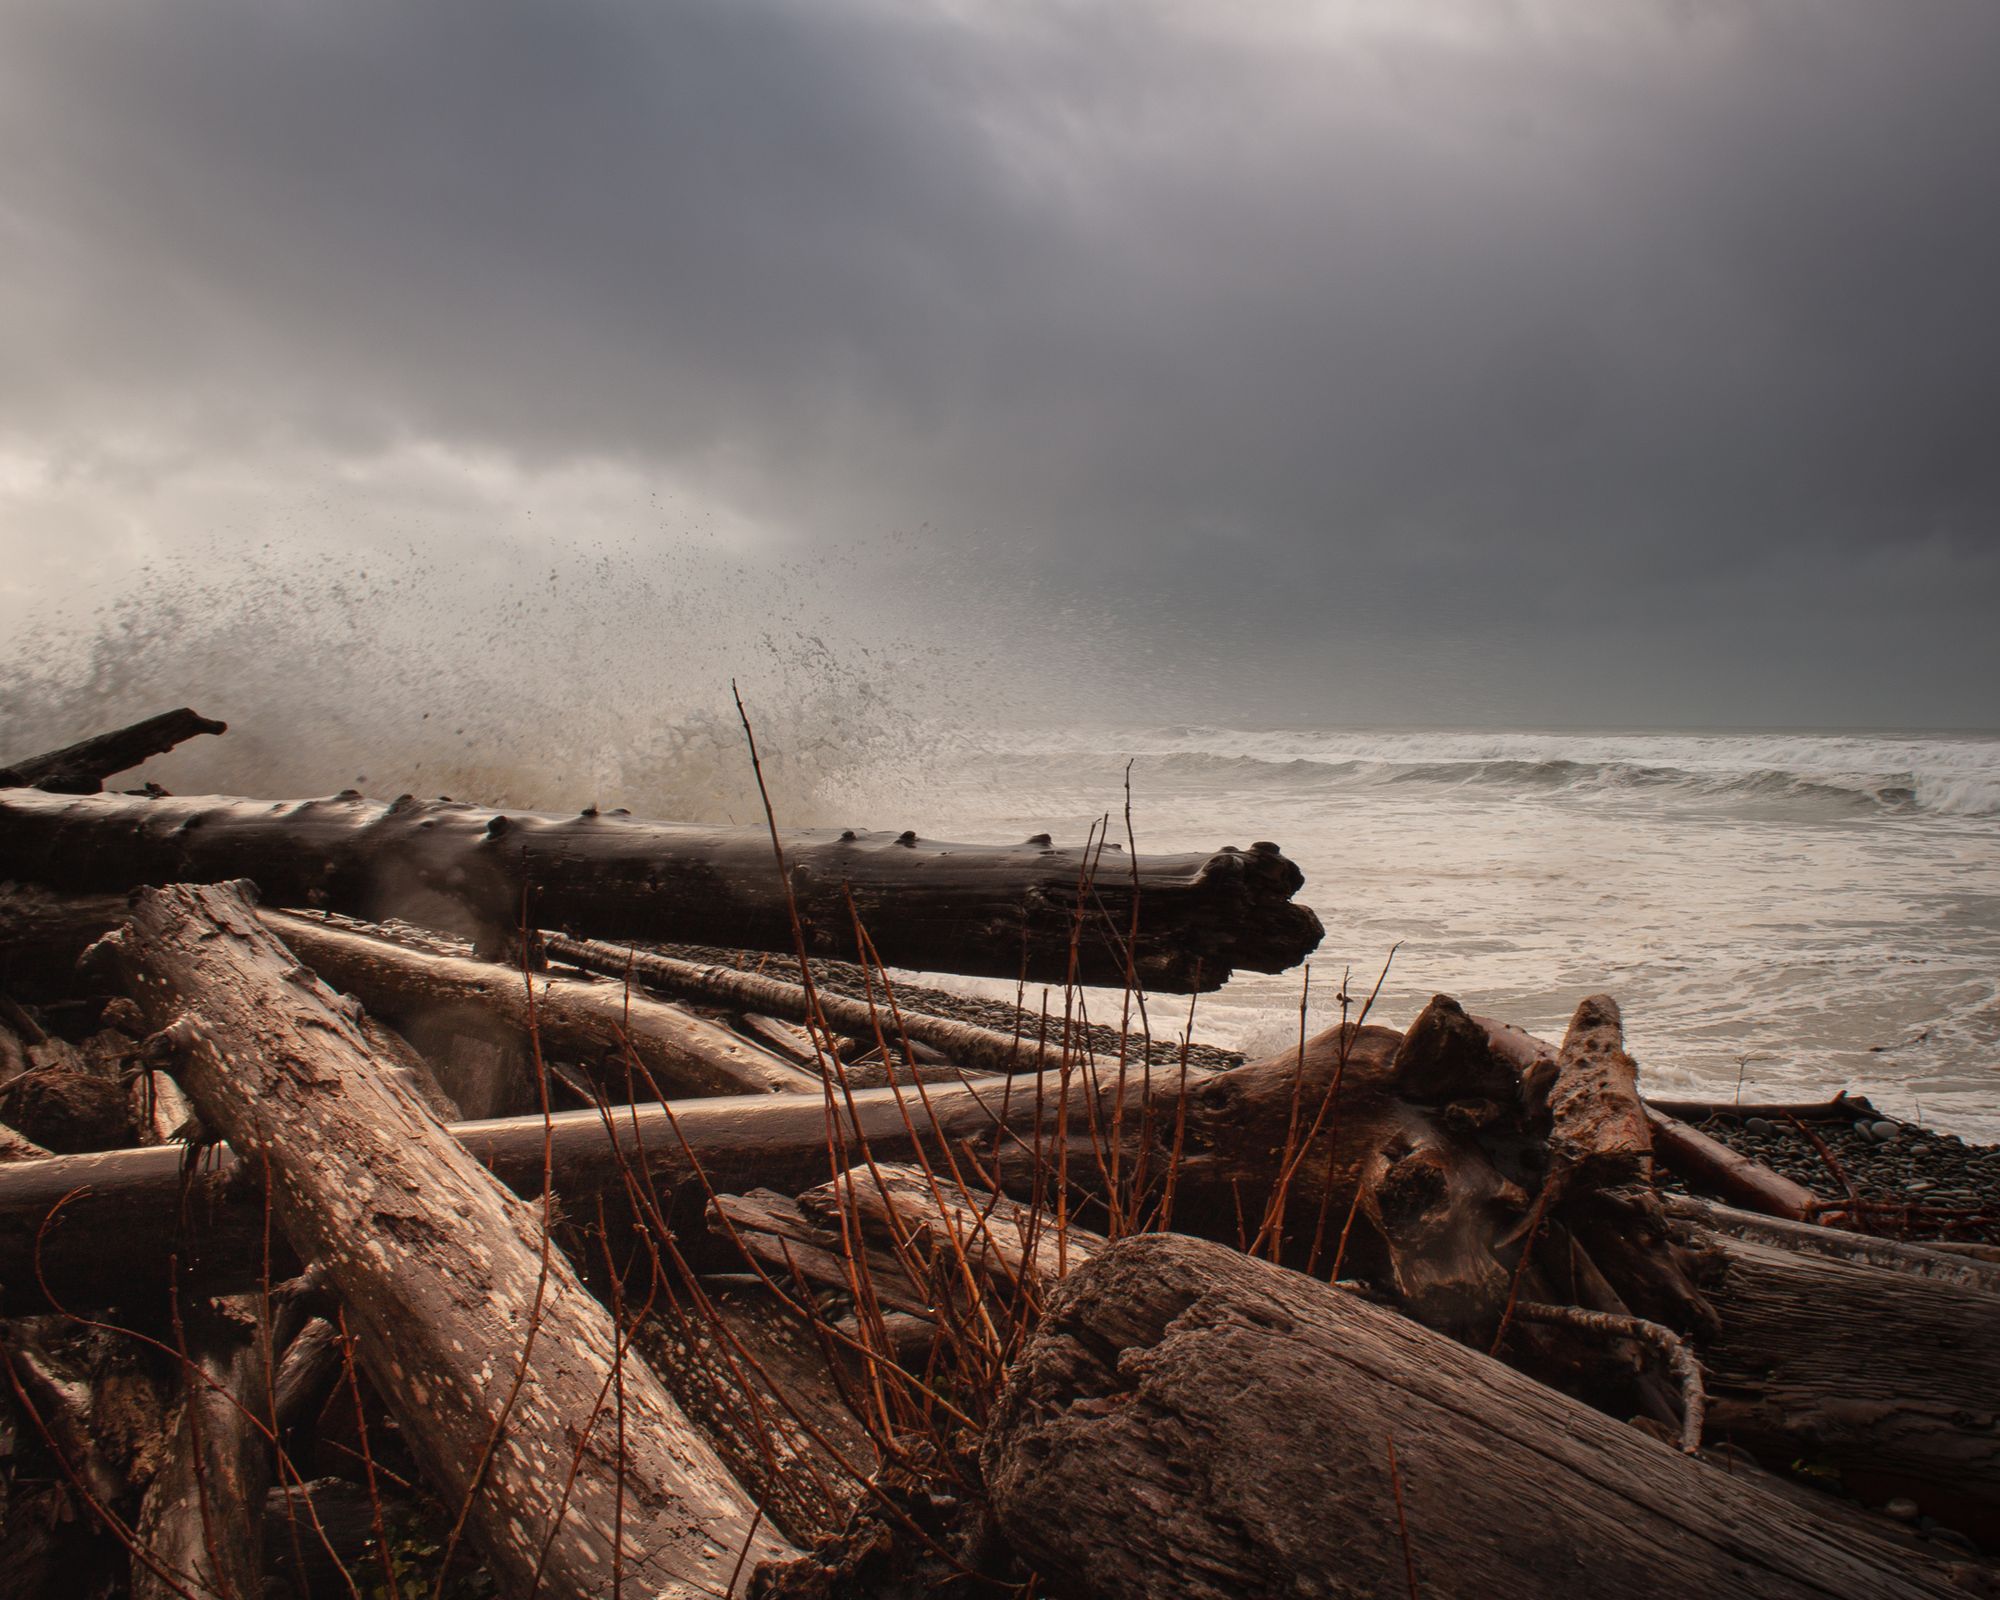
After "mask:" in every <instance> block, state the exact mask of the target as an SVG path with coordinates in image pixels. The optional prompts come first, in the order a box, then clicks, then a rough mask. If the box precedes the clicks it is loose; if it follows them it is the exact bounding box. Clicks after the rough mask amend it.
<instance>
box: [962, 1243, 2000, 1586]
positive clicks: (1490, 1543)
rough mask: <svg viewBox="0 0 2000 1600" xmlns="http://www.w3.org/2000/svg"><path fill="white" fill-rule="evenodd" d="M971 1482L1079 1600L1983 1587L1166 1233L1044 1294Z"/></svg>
mask: <svg viewBox="0 0 2000 1600" xmlns="http://www.w3.org/2000/svg"><path fill="white" fill-rule="evenodd" d="M982 1462H983V1466H984V1469H985V1481H986V1485H987V1489H988V1492H989V1494H990V1496H991V1500H992V1506H993V1512H994V1515H995V1518H996V1520H997V1523H998V1526H999V1529H1000V1532H1001V1533H1002V1534H1003V1536H1004V1537H1005V1538H1006V1539H1007V1541H1008V1542H1009V1543H1010V1544H1011V1545H1012V1546H1013V1548H1014V1550H1015V1552H1016V1554H1017V1555H1018V1556H1019V1557H1020V1559H1021V1560H1022V1561H1023V1562H1024V1563H1025V1564H1026V1565H1028V1566H1029V1567H1031V1568H1033V1569H1034V1570H1035V1571H1036V1572H1037V1573H1038V1574H1040V1576H1041V1578H1042V1580H1043V1582H1044V1584H1045V1585H1046V1586H1047V1588H1048V1590H1049V1591H1050V1592H1051V1593H1053V1594H1058V1595H1068V1596H1085V1595H1087V1596H1091V1597H1093V1600H1097V1597H1102V1600H1126V1597H1130V1600H1248V1597H1253V1596H1254V1597H1262V1596H1272V1597H1277V1596H1292V1595H1300V1594H1327V1595H1335V1594H1337V1595H1346V1596H1381V1597H1384V1600H1390V1597H1393V1600H1406V1597H1407V1596H1409V1595H1410V1594H1413V1593H1426V1594H1468V1595H1470V1594H1477V1595H1483V1596H1492V1597H1495V1600H1509V1597H1518V1600H1545V1597H1547V1596H1549V1595H1558V1594H1563V1595H1568V1594H1576V1595H1582V1594H1607V1595H1608V1594H1615V1595H1620V1596H1625V1597H1629V1600H1687V1596H1689V1595H1700V1594H1717V1595H1722V1594H1726V1595H1741V1596H1750V1597H1756V1600H1807V1597H1813V1600H1824V1597H1825V1596H1827V1595H1832V1594H1838V1595H1860V1594H1866V1595H1870V1596H1877V1597H1881V1600H1891V1597H1896V1600H1914V1597H1916V1596H1944V1595H1962V1594H1963V1593H1965V1589H1964V1588H1961V1587H1960V1586H1959V1584H1960V1580H1964V1581H1965V1582H1966V1584H1967V1586H1968V1587H1973V1588H1975V1589H1976V1587H1977V1586H1978V1584H1979V1582H1980V1579H1979V1577H1978V1575H1977V1574H1976V1572H1974V1571H1973V1569H1971V1568H1969V1567H1956V1566H1953V1565H1950V1564H1947V1563H1945V1562H1941V1561H1936V1560H1932V1559H1929V1558H1927V1557H1925V1556H1922V1555H1918V1554H1914V1553H1913V1552H1911V1551H1910V1550H1908V1549H1907V1548H1905V1547H1904V1546H1902V1545H1901V1544H1899V1543H1896V1542H1892V1541H1891V1540H1890V1539H1887V1538H1884V1537H1881V1536H1879V1535H1876V1534H1875V1533H1873V1532H1871V1531H1869V1530H1867V1529H1866V1528H1864V1527H1861V1526H1859V1525H1857V1524H1855V1523H1853V1522H1851V1521H1848V1520H1839V1519H1837V1518H1836V1517H1835V1516H1833V1515H1828V1516H1819V1515H1815V1514H1813V1513H1812V1512H1809V1511H1805V1510H1802V1509H1800V1508H1799V1507H1798V1506H1797V1505H1796V1504H1795V1503H1794V1502H1793V1501H1792V1500H1790V1499H1788V1498H1786V1497H1783V1496H1781V1495H1778V1494H1775V1493H1773V1492H1772V1491H1771V1490H1769V1489H1767V1488H1765V1487H1763V1486H1762V1485H1760V1484H1759V1483H1757V1482H1755V1481H1753V1480H1751V1479H1749V1478H1745V1477H1733V1476H1731V1475H1730V1474H1729V1473H1727V1472H1726V1471H1723V1470H1720V1469H1718V1468H1716V1467H1713V1466H1710V1465H1708V1464H1706V1463H1703V1462H1701V1461H1698V1460H1695V1459H1693V1458H1691V1457H1688V1456H1684V1455H1682V1454H1680V1453H1679V1452H1677V1451H1675V1450H1673V1449H1670V1448H1668V1447H1667V1446H1665V1445H1662V1444H1661V1443H1659V1442H1658V1441H1657V1440H1655V1439H1653V1438H1652V1437H1650V1436H1649V1435H1647V1434H1645V1433H1643V1432H1641V1431H1639V1430H1637V1429H1634V1428H1629V1427H1626V1426H1624V1425H1622V1424H1620V1423H1617V1422H1614V1421H1612V1420H1611V1419H1609V1418H1607V1417H1605V1416H1602V1415H1600V1414H1599V1413H1597V1412H1595V1411H1592V1410H1590V1409H1588V1408H1587V1407H1585V1406H1582V1405H1579V1404H1577V1403H1576V1402H1575V1401H1572V1400H1569V1399H1568V1398H1566V1397H1565V1396H1563V1395H1561V1394H1559V1393H1557V1392H1556V1391H1554V1390H1551V1389H1547V1388H1544V1387H1542V1386H1541V1385H1538V1384H1536V1383H1533V1382H1531V1381H1529V1380H1528V1379H1526V1378H1524V1377H1522V1376H1521V1375H1520V1374H1519V1373H1517V1372H1514V1371H1513V1370H1511V1369H1510V1368H1508V1367H1505V1366H1502V1365H1501V1364H1500V1363H1499V1362H1497V1361H1493V1360H1491V1359H1489V1358H1487V1357H1485V1356H1483V1355H1480V1354H1478V1353H1476V1352H1474V1351H1471V1350H1467V1349H1465V1348H1463V1347H1462V1346H1459V1345H1456V1344H1454V1343H1452V1342H1451V1341H1449V1340H1447V1339H1445V1338H1442V1337H1440V1336H1439V1335H1437V1334H1435V1333H1432V1332H1430V1331H1428V1330H1426V1329H1424V1328H1422V1327H1420V1326H1418V1325H1417V1324H1415V1323H1413V1322H1410V1321H1408V1320H1406V1319H1405V1318H1402V1317H1399V1316H1397V1315H1395V1314H1394V1313H1393V1312H1390V1311H1387V1310H1384V1309H1382V1308H1380V1307H1377V1306H1373V1305H1370V1304H1368V1303H1367V1302H1366V1301H1365V1300H1362V1299H1361V1298H1359V1297H1357V1296H1355V1295H1351V1294H1348V1293H1346V1292H1344V1291H1342V1290H1339V1289H1336V1288H1334V1287H1332V1286H1331V1285H1329V1284H1326V1283H1323V1282H1320V1281H1318V1280H1316V1279H1311V1278H1307V1277H1306V1276H1304V1275H1303V1274H1300V1273H1293V1272H1288V1271H1285V1270H1284V1269H1282V1268H1278V1267H1274V1266H1271V1265H1270V1264H1269V1263H1266V1262H1261V1261H1257V1260H1254V1259H1252V1258H1250V1257H1247V1256H1244V1255H1242V1254H1240V1253H1238V1252H1236V1251H1232V1250H1229V1249H1227V1248H1224V1247H1222V1246H1218V1245H1214V1244H1209V1243H1204V1242H1201V1241H1197V1240H1192V1239H1186V1238H1181V1237H1177V1236H1174V1235H1152V1236H1144V1237H1138V1238H1133V1239H1128V1240H1125V1241H1123V1242H1121V1243H1119V1244H1117V1245H1114V1246H1112V1248H1111V1249H1110V1250H1109V1251H1107V1252H1106V1253H1105V1254H1104V1255H1103V1256H1101V1257H1100V1258H1099V1259H1098V1260H1096V1261H1095V1262H1093V1263H1091V1264H1090V1265H1089V1266H1086V1267H1084V1268H1083V1269H1081V1270H1080V1271H1078V1272H1076V1273H1073V1274H1072V1275H1071V1276H1070V1277H1069V1278H1067V1279H1066V1280H1064V1283H1063V1285H1062V1287H1061V1288H1060V1289H1058V1290H1057V1291H1056V1292H1055V1294H1053V1295H1052V1296H1051V1297H1050V1304H1049V1307H1048V1311H1047V1314H1046V1316H1045V1318H1044V1320H1043V1322H1042V1324H1041V1326H1040V1327H1039V1328H1038V1329H1037V1330H1036V1332H1035V1333H1034V1334H1033V1335H1032V1336H1031V1338H1030V1339H1029V1341H1028V1345H1027V1348H1026V1350H1025V1352H1024V1354H1023V1356H1022V1358H1021V1359H1020V1360H1019V1361H1018V1362H1017V1363H1016V1365H1015V1367H1014V1369H1013V1372H1012V1375H1011V1376H1010V1378H1009V1381H1008V1386H1007V1389H1006V1391H1005V1393H1004V1394H1003V1396H1002V1398H1001V1402H1000V1405H999V1408H998V1410H997V1412H996V1414H995V1418H994V1421H993V1423H992V1425H991V1426H990V1428H989V1429H988V1432H987V1435H986V1439H985V1443H984V1445H983V1449H982ZM1107 1485H1115V1486H1117V1487H1116V1489H1115V1492H1114V1491H1109V1490H1107Z"/></svg>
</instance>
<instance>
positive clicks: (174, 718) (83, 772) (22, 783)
mask: <svg viewBox="0 0 2000 1600" xmlns="http://www.w3.org/2000/svg"><path fill="white" fill-rule="evenodd" d="M228 731H229V724H228V723H226V722H217V721H216V720H215V719H214V718H212V717H204V716H203V715H201V713H200V712H198V711H192V710H190V709H189V708H188V707H186V706H182V707H181V708H180V709H179V710H178V711H163V712H161V713H160V715H159V716H157V717H148V718H147V719H146V720H145V721H144V722H135V723H133V724H132V725H131V726H130V727H129V728H119V729H118V730H116V731H115V732H112V733H100V734H97V735H95V736H93V737H91V738H88V739H84V740H82V741H80V742H78V743H76V744H72V745H65V746H64V747H63V748H62V749H60V750H52V751H50V752H49V753H48V754H47V755H40V756H30V757H28V758H27V759H26V760H25V761H17V762H15V763H14V764H13V765H12V766H11V767H0V788H15V787H21V788H30V787H32V788H36V789H46V790H48V791H50V792H51V793H54V794H97V793H98V792H100V791H101V790H102V789H103V788H104V780H105V779H106V778H108V777H110V776H111V775H112V774H113V773H117V772H123V771H125V770H126V769H127V768H128V767H136V766H138V765H139V764H140V763H141V762H142V761H146V760H148V759H150V758H151V757H153V756H157V755H164V754H165V753H166V752H167V751H169V750H171V749H173V747H174V746H175V745H177V744H185V743H186V742H187V741H188V740H189V739H192V738H194V737H195V736H196V735H197V734H203V733H227V732H228Z"/></svg>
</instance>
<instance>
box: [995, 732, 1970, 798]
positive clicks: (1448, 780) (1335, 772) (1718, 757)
mask: <svg viewBox="0 0 2000 1600" xmlns="http://www.w3.org/2000/svg"><path fill="white" fill-rule="evenodd" d="M1126 737H1129V738H1130V739H1131V741H1132V742H1131V744H1130V746H1129V747H1128V748H1127V749H1125V750H1122V751H1119V750H1114V749H1107V748H1104V743H1108V742H1109V741H1104V742H1101V743H1098V747H1097V748H1095V749H1092V748H1085V747H1079V746H1075V745H1072V746H1069V747H1067V748H1063V747H1060V746H1044V745H1039V744H1038V745H1037V746H1035V747H1032V748H1028V749H1022V750H1018V751H1015V752H1011V753H1010V755H1008V756H1003V757H1002V758H1001V759H1002V760H1012V761H1020V762H1025V763H1034V762H1038V761H1041V760H1062V761H1067V762H1075V761H1078V760H1079V759H1081V760H1084V761H1088V762H1090V763H1091V764H1093V765H1095V764H1097V763H1100V762H1101V763H1104V764H1106V765H1109V764H1110V763H1113V762H1116V763H1118V764H1119V765H1121V766H1122V764H1123V762H1124V760H1125V759H1126V758H1127V756H1128V755H1129V756H1135V757H1136V763H1135V767H1134V778H1135V780H1136V781H1139V782H1144V781H1145V780H1146V779H1147V778H1149V777H1150V778H1152V779H1153V780H1155V781H1163V782H1166V783H1169V784H1174V785H1178V784H1181V783H1189V784H1195V785H1200V784H1204V783H1222V784H1236V785H1244V786H1250V787H1257V786H1262V785H1267V784H1269V785H1278V786H1282V787H1285V788H1287V789H1293V790H1297V789H1309V788H1327V789H1380V788H1386V787H1389V786H1395V785H1406V784H1407V785H1415V786H1434V787H1439V788H1469V787H1478V788H1481V789H1489V790H1492V791H1495V792H1496V793H1495V797H1496V798H1500V797H1502V796H1504V793H1505V792H1506V791H1508V790H1513V791H1518V792H1521V793H1532V794H1540V795H1570V796H1576V797H1579V798H1588V797H1591V796H1597V795H1602V796H1606V797H1614V798H1631V799H1637V798H1641V797H1644V796H1646V795H1648V794H1652V795H1656V796H1658V797H1659V798H1662V799H1669V798H1672V799H1682V800H1688V801H1695V802H1702V801H1707V802H1712V803H1716V804H1722V805H1727V804H1730V803H1732V802H1743V803H1746V804H1752V803H1756V804H1771V803H1777V804H1781V805H1784V804H1796V805H1798V806H1800V807H1802V808H1810V809H1816V810H1819V811H1822V812H1835V813H1838V812H1842V811H1845V812H1849V813H1853V814H1871V813H1872V814H1886V815H1895V814H1929V815H1934V816H1939V817H2000V740H1989V739H1977V738H1966V739H1956V740H1942V739H1941V740H1935V741H1910V740H1894V741H1881V742H1879V743H1878V744H1875V745H1873V746H1872V747H1871V746H1870V745H1869V744H1868V743H1867V742H1865V741H1860V740H1856V739H1852V738H1842V739H1822V740H1817V741H1812V742H1810V743H1808V742H1806V741H1802V740H1801V739H1799V738H1798V737H1796V736H1784V737H1774V738H1771V739H1769V740H1765V741H1759V740H1754V739H1748V738H1732V739H1726V740H1725V739H1699V738H1693V737H1689V738H1682V739H1672V738H1669V737H1660V738H1656V739H1651V740H1648V739H1644V738H1641V739H1627V740H1621V741H1617V742H1618V743H1619V744H1621V745H1623V746H1624V747H1625V748H1624V749H1623V750H1622V751H1620V752H1619V753H1617V754H1615V755H1614V754H1612V753H1611V752H1610V751H1605V752H1603V753H1601V754H1600V753H1597V752H1592V751H1589V750H1588V749H1580V750H1577V751H1576V752H1575V753H1570V754H1563V755H1554V754H1546V755H1545V754H1540V753H1536V752H1533V751H1532V750H1530V749H1518V750H1517V749H1509V748H1508V745H1509V744H1510V743H1513V744H1518V743H1521V742H1524V741H1522V740H1521V738H1520V736H1510V737H1508V738H1504V739H1503V738H1485V739H1479V738H1476V737H1475V736H1452V735H1438V736H1434V737H1433V739H1432V740H1431V741H1429V742H1430V743H1431V745H1432V747H1431V748H1428V749H1427V748H1424V744H1425V742H1426V741H1424V740H1423V739H1422V738H1421V736H1412V735H1403V736H1394V737H1392V738H1388V739H1383V740H1381V741H1357V742H1356V743H1355V744H1353V745H1350V746H1348V747H1347V748H1345V749H1341V748H1337V747H1336V748H1327V747H1326V746H1327V743H1328V740H1327V736H1325V735H1284V734H1242V733H1235V732H1231V731H1229V730H1214V731H1213V732H1212V733H1210V734H1208V735H1207V737H1204V731H1203V730H1194V729H1168V730H1156V731H1148V732H1143V733H1137V734H1132V735H1128V736H1126ZM1093 742H1096V741H1093ZM1566 742H1569V743H1571V744H1582V745H1585V746H1587V745H1588V744H1589V743H1590V741H1588V740H1576V739H1571V740H1568V741H1566ZM1611 742H1612V741H1609V740H1607V741H1605V743H1607V744H1609V743H1611ZM1308 744H1310V745H1316V746H1320V748H1318V749H1314V750H1311V751H1310V752H1308V751H1307V750H1304V749H1301V748H1300V746H1301V745H1308ZM1677 744H1678V745H1681V746H1684V747H1685V748H1684V749H1675V748H1672V746H1674V745H1677ZM1205 745H1206V746H1208V747H1206V748H1204V746H1205ZM1246 745H1256V746H1261V747H1262V748H1261V749H1248V748H1244V747H1245V746H1246ZM1649 746H1650V747H1652V748H1649ZM1661 746H1665V747H1666V748H1659V747H1661ZM1176 747H1178V748H1176ZM1676 756H1679V757H1683V760H1680V761H1676V760H1674V759H1671V758H1672V757H1676ZM1649 757H1659V758H1663V759H1648V758H1649ZM1800 757H1803V758H1804V759H1797V758H1800ZM1787 758H1793V759H1787Z"/></svg>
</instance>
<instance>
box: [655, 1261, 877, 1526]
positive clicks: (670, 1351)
mask: <svg viewBox="0 0 2000 1600" xmlns="http://www.w3.org/2000/svg"><path fill="white" fill-rule="evenodd" d="M666 1298H667V1303H666V1304H665V1305H664V1306H661V1307H657V1308H656V1309H655V1310H654V1311H653V1312H651V1313H650V1314H649V1315H647V1316H645V1317H643V1318H641V1319H640V1321H639V1322H638V1325H637V1326H636V1327H635V1328H634V1330H633V1339H634V1340H635V1342H636V1343H637V1345H638V1348H639V1350H640V1352H641V1353H642V1354H644V1355H645V1357H646V1358H647V1360H648V1361H650V1362H651V1363H652V1364H653V1366H654V1367H655V1369H656V1370H658V1372H659V1373H660V1376H661V1378H662V1379H663V1380H664V1381H665V1383H666V1385H667V1387H668V1388H669V1389H670V1390H672V1391H673V1395H674V1398H675V1399H676V1400H678V1401H679V1402H680V1405H681V1408H682V1409H683V1410H684V1411H686V1412H687V1414H688V1416H689V1417H690V1418H692V1419H693V1421H694V1422H695V1424H696V1426H698V1427H699V1428H700V1429H701V1431H702V1433H703V1435H704V1436H705V1437H706V1438H708V1440H709V1441H710V1442H711V1443H713V1444H714V1446H715V1447H716V1449H717V1451H718V1452H719V1453H720V1454H721V1456H722V1458H723V1460H724V1461H726V1462H727V1463H728V1464H729V1468H730V1470H731V1471H732V1472H734V1473H735V1474H736V1476H737V1478H738V1479H739V1480H740V1481H741V1482H742V1484H743V1486H744V1487H745V1488H746V1489H747V1490H749V1492H750V1494H751V1495H752V1497H753V1498H754V1499H755V1500H756V1502H757V1504H758V1505H760V1506H762V1507H763V1508H764V1513H765V1515H766V1516H767V1517H769V1518H770V1519H771V1521H772V1522H773V1523H774V1524H775V1525H776V1526H777V1528H778V1531H779V1532H781V1533H783V1534H784V1535H785V1536H786V1537H787V1538H790V1539H793V1540H795V1541H797V1542H798V1543H799V1544H802V1545H803V1544H808V1543H810V1542H811V1541H812V1540H813V1539H816V1538H819V1537H821V1536H823V1535H825V1534H830V1533H835V1532H838V1531H839V1529H840V1526H841V1524H842V1523H844V1522H845V1521H846V1520H847V1514H848V1512H849V1511H850V1510H851V1509H852V1508H853V1507H854V1505H855V1504H856V1503H857V1502H858V1501H859V1500H860V1499H861V1498H862V1496H863V1489H862V1483H863V1481H864V1480H865V1479H866V1478H867V1477H868V1476H869V1475H870V1474H872V1473H873V1472H874V1471H875V1470H876V1468H877V1467H878V1465H879V1463H878V1461H877V1459H876V1454H875V1447H874V1445H873V1444H872V1443H871V1441H870V1440H869V1438H868V1435H867V1433H866V1432H865V1431H864V1430H863V1429H862V1428H861V1426H860V1424H859V1423H857V1422H856V1421H855V1418H854V1414H853V1412H852V1411H850V1410H849V1409H848V1406H847V1403H846V1401H845V1400H844V1399H843V1391H842V1387H841V1381H840V1378H839V1377H838V1376H837V1375H836V1373H835V1371H834V1368H833V1365H832V1364H831V1363H830V1362H829V1359H828V1356H829V1352H828V1351H827V1350H826V1349H825V1348H824V1347H822V1346H821V1345H820V1344H819V1343H818V1342H817V1341H815V1340H814V1339H813V1337H812V1335H811V1334H810V1332H808V1330H806V1329H805V1328H803V1327H801V1326H800V1324H799V1322H798V1321H797V1319H796V1318H794V1317H793V1316H791V1315H790V1313H789V1312H788V1311H787V1310H786V1309H785V1308H784V1307H783V1306H782V1305H781V1303H780V1302H779V1300H778V1298H777V1296H776V1295H774V1294H772V1293H771V1292H770V1291H769V1290H768V1289H766V1288H765V1287H764V1286H763V1285H761V1284H758V1283H755V1282H738V1283H734V1284H724V1283H716V1282H711V1283H705V1284H702V1285H700V1286H699V1288H698V1290H697V1291H694V1292H689V1293H676V1294H674V1295H672V1296H670V1297H666ZM837 1359H838V1356H837V1354H836V1355H835V1360H837Z"/></svg>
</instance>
